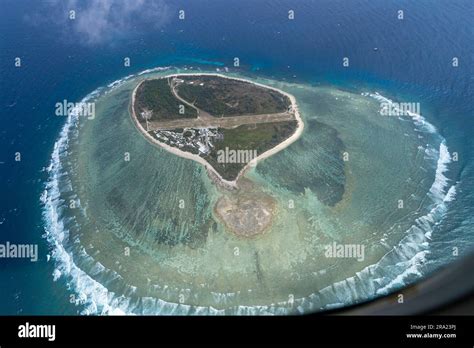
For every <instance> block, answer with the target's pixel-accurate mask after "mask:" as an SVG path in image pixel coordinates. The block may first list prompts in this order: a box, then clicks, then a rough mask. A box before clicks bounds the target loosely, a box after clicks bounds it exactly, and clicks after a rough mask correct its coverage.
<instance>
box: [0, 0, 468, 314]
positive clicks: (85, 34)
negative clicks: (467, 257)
mask: <svg viewBox="0 0 474 348" xmlns="http://www.w3.org/2000/svg"><path fill="white" fill-rule="evenodd" d="M75 3H76V2H73V1H26V0H1V1H0V88H1V92H0V109H1V127H0V145H1V146H0V182H1V184H0V243H4V242H5V241H10V242H12V243H28V244H32V243H35V244H38V245H39V261H38V262H30V261H29V260H15V259H1V260H0V298H1V301H0V314H76V313H78V312H79V309H78V308H77V307H76V306H75V305H72V304H70V302H69V296H70V293H69V292H68V290H67V284H65V283H64V281H57V282H54V281H53V276H52V273H53V271H54V264H53V262H48V260H47V254H48V245H47V243H46V240H45V239H44V238H43V234H44V227H43V220H42V216H41V213H42V212H41V205H40V199H39V197H40V195H41V193H42V191H43V190H44V182H45V180H46V179H47V173H46V172H45V171H44V168H45V167H46V166H48V164H49V161H50V157H51V152H52V150H53V146H54V143H55V141H56V139H57V137H58V133H59V131H60V129H61V127H62V125H63V124H64V122H65V119H64V118H61V117H57V116H55V114H54V110H55V108H54V105H55V103H57V102H58V101H62V100H64V99H67V100H70V101H80V100H81V99H82V98H83V97H84V96H85V95H87V94H88V93H90V92H91V91H93V90H94V89H96V88H97V87H100V86H105V85H107V84H109V83H111V82H113V81H115V80H117V79H120V78H123V77H124V76H127V75H130V74H135V73H137V72H140V71H142V70H145V69H148V68H153V67H158V66H193V67H203V68H206V69H215V68H220V69H222V68H224V67H229V68H230V69H238V70H239V71H241V72H243V73H244V74H249V75H252V74H258V75H261V76H268V77H272V78H274V79H277V80H278V79H280V80H283V79H285V80H289V81H295V82H303V83H307V84H312V85H335V86H337V87H339V88H342V89H351V90H352V89H353V90H358V91H359V90H366V91H379V92H381V93H383V94H384V95H388V96H390V97H392V98H394V99H400V100H409V101H415V102H420V103H421V104H422V105H423V108H422V113H423V116H424V117H425V118H426V119H427V120H428V121H429V122H431V123H432V124H434V125H435V126H436V127H437V129H438V131H439V133H441V134H442V135H443V136H444V137H445V138H446V141H447V144H448V147H449V150H450V152H451V153H452V152H457V153H458V154H459V161H458V162H456V163H455V164H454V165H453V166H452V169H451V170H450V171H449V172H448V173H447V174H446V175H447V176H448V177H449V178H450V179H451V180H453V181H459V182H461V183H462V185H460V186H459V189H458V193H457V197H456V201H455V202H454V203H453V205H454V206H453V207H452V208H451V209H450V211H449V212H448V216H447V217H446V218H445V219H444V220H443V222H442V223H443V224H446V226H445V229H447V230H449V231H450V233H449V236H445V235H433V241H432V244H431V248H432V253H431V255H432V256H431V257H432V259H433V260H432V262H439V263H442V262H443V260H442V257H441V256H439V257H437V253H436V252H437V249H439V250H443V249H445V248H447V247H450V248H451V247H453V246H458V247H459V249H460V253H461V254H463V253H467V252H468V251H469V249H471V248H472V246H473V245H474V218H473V217H474V192H473V185H474V165H473V160H474V142H473V141H472V139H473V134H474V106H473V100H474V2H473V1H472V0H451V1H446V0H416V1H403V0H396V1H395V0H394V1H391V0H379V1H369V0H317V1H306V0H301V1H277V0H273V1H263V0H261V1H249V0H237V1H234V0H225V1H215V0H214V1H207V0H197V1H170V2H160V1H154V2H153V1H151V2H148V1H144V4H143V5H140V6H141V7H139V5H129V7H127V6H126V5H124V4H127V3H130V4H131V3H133V1H117V2H112V1H108V0H107V1H106V0H104V1H100V0H98V1H90V0H88V1H81V2H80V3H79V4H77V5H76V7H74V8H72V7H71V6H72V5H73V4H75ZM117 3H121V4H120V5H118V4H117ZM152 3H153V4H152ZM109 5H110V7H109ZM148 5H150V7H147V6H148ZM77 6H79V7H77ZM71 9H74V10H75V11H76V16H77V18H76V19H75V20H70V19H68V16H69V11H70V10H71ZM181 9H184V10H185V20H179V18H178V13H179V10H181ZM290 9H291V10H294V12H295V20H293V21H290V20H288V11H289V10H290ZM399 10H402V11H403V15H404V18H403V19H402V20H400V19H398V18H397V16H398V14H399V12H398V11H399ZM81 16H89V17H90V18H89V20H88V21H84V20H82V19H81V20H80V18H81ZM375 48H376V49H375ZM16 57H20V58H21V67H15V58H16ZM124 57H129V58H130V61H131V66H130V67H125V66H124V64H123V59H124ZM235 57H238V58H239V60H240V67H239V68H234V67H233V62H234V58H235ZM343 57H348V58H349V59H350V66H349V67H347V68H345V67H343V65H342V59H343ZM454 57H457V58H458V62H459V64H458V66H457V67H453V65H452V60H453V58H454ZM17 152H19V153H20V154H21V161H19V162H18V161H15V153H17ZM439 255H441V254H439Z"/></svg>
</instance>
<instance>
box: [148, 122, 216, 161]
mask: <svg viewBox="0 0 474 348" xmlns="http://www.w3.org/2000/svg"><path fill="white" fill-rule="evenodd" d="M153 133H154V134H155V136H156V138H157V139H158V140H159V141H161V142H163V143H165V144H168V145H170V146H173V147H177V148H179V149H183V150H190V149H194V150H195V151H197V152H198V153H199V155H207V154H209V152H210V151H211V150H212V149H213V148H214V145H213V143H214V142H215V141H220V140H222V139H223V138H224V135H223V134H222V133H220V132H219V130H218V128H185V129H184V130H183V131H179V132H178V131H176V130H156V131H153ZM193 152H194V151H193Z"/></svg>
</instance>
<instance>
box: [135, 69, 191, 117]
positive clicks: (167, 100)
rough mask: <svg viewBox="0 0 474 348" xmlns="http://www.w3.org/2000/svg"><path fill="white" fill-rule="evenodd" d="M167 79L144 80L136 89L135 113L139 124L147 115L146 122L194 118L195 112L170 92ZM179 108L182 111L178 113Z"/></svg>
mask: <svg viewBox="0 0 474 348" xmlns="http://www.w3.org/2000/svg"><path fill="white" fill-rule="evenodd" d="M168 80H169V79H167V78H166V79H165V78H163V79H154V80H146V81H143V82H142V83H141V85H140V86H139V87H138V89H137V93H136V97H135V113H136V114H137V118H138V120H139V121H140V122H144V121H145V118H144V115H146V114H143V113H144V112H145V113H146V112H147V111H151V113H149V114H148V115H149V118H148V121H162V120H173V119H180V118H181V119H182V118H196V117H197V111H196V110H195V109H193V108H192V107H190V106H188V105H184V104H183V103H182V102H181V101H179V100H178V99H176V97H175V96H174V95H173V93H172V92H171V89H170V86H169V81H168ZM180 108H181V109H182V110H183V111H184V112H183V113H180Z"/></svg>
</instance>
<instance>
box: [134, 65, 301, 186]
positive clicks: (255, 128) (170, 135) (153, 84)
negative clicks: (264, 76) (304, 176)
mask: <svg viewBox="0 0 474 348" xmlns="http://www.w3.org/2000/svg"><path fill="white" fill-rule="evenodd" d="M131 115H132V118H133V121H134V123H135V125H136V126H137V128H138V129H139V130H140V132H141V133H142V134H143V135H145V136H146V138H147V139H148V140H150V141H151V142H152V143H154V144H156V145H158V146H160V147H162V148H164V149H166V150H167V151H169V152H172V153H173V154H176V155H178V156H181V157H184V158H188V159H192V160H194V161H196V162H199V163H201V164H203V165H204V166H205V167H206V168H207V170H208V173H209V175H210V177H211V179H213V181H214V182H215V183H216V184H218V185H219V186H224V187H227V188H232V187H236V186H237V182H238V180H239V178H240V177H241V176H242V175H243V173H245V171H246V170H247V169H248V168H250V167H252V166H255V165H256V164H257V163H258V161H259V160H261V159H263V158H266V157H269V156H271V155H273V154H275V153H277V152H278V151H281V150H282V149H284V148H285V147H287V146H288V145H290V144H291V143H293V142H294V141H295V140H296V139H297V138H298V137H299V136H300V135H301V132H302V130H303V127H304V124H303V122H302V120H301V117H300V115H299V112H298V107H297V104H296V100H295V98H294V97H293V96H292V95H290V94H288V93H286V92H283V91H281V90H279V89H276V88H273V87H270V86H266V85H263V84H259V83H255V82H252V81H249V80H245V79H241V78H236V77H229V76H225V75H221V74H204V73H202V74H174V75H168V76H164V77H160V78H153V79H145V80H143V81H141V82H140V83H139V84H138V85H137V86H136V88H135V89H134V90H133V93H132V103H131Z"/></svg>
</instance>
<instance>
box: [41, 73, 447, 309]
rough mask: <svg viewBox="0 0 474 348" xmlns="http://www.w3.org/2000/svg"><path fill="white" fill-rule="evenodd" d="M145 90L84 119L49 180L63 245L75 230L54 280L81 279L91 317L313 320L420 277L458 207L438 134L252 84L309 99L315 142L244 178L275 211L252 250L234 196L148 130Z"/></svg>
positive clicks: (116, 88) (122, 85)
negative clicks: (138, 123)
mask: <svg viewBox="0 0 474 348" xmlns="http://www.w3.org/2000/svg"><path fill="white" fill-rule="evenodd" d="M174 72H179V70H170V71H165V72H158V73H156V72H154V73H152V74H153V76H157V75H163V74H170V73H174ZM144 76H151V75H140V77H138V78H143V77H144ZM138 78H135V77H133V78H129V79H127V81H122V82H118V83H116V84H114V85H111V86H109V87H108V89H105V90H102V91H100V96H99V97H98V98H97V100H96V118H95V119H94V120H85V119H84V120H80V121H79V122H78V123H77V124H78V127H77V128H76V126H75V125H74V124H75V122H73V120H71V125H72V126H71V129H72V131H70V132H69V135H68V137H66V134H64V137H63V139H70V144H69V146H68V148H67V154H66V153H65V152H64V151H65V150H64V149H65V147H66V146H65V145H66V140H65V141H64V144H59V145H58V149H57V151H58V156H59V157H61V156H62V158H61V160H60V161H57V162H56V164H55V168H51V173H59V172H60V171H61V172H65V174H63V175H61V177H60V178H58V179H59V180H54V178H52V180H50V183H51V184H50V188H49V193H48V197H49V201H48V199H45V200H46V202H47V203H46V207H47V208H50V210H49V212H50V211H51V209H52V208H53V207H54V209H57V211H58V212H59V215H58V217H57V219H56V220H57V221H61V222H62V223H65V227H66V230H68V231H69V233H67V234H66V235H65V237H64V239H63V240H60V239H58V233H59V231H61V230H62V226H60V228H56V229H53V228H50V236H49V240H50V241H51V242H52V243H55V245H56V246H57V248H56V255H55V258H56V260H57V263H58V267H57V273H56V276H57V277H60V276H65V277H67V278H69V279H71V282H70V284H72V285H71V287H72V288H73V289H74V290H75V291H76V292H78V293H79V294H80V297H79V298H80V300H78V301H80V302H81V303H83V304H85V309H84V313H117V312H120V313H137V314H158V313H161V314H164V313H175V314H193V313H227V314H244V313H251V314H256V313H292V312H308V311H315V310H322V309H325V308H332V307H334V306H339V305H342V304H349V303H354V302H358V301H362V300H365V299H368V298H372V297H374V296H377V295H380V294H383V293H386V292H387V291H390V290H394V289H397V288H398V287H400V286H403V285H405V284H406V282H410V281H413V280H415V279H417V276H419V275H420V274H417V272H418V271H417V268H418V267H419V266H421V265H422V264H423V262H424V257H425V254H426V251H427V249H428V245H429V237H430V232H431V229H432V226H433V225H434V224H435V223H437V222H439V221H440V220H441V219H442V217H443V214H444V213H445V211H446V204H447V202H445V201H448V200H449V199H452V198H453V197H448V199H447V198H446V192H447V190H448V189H449V186H448V185H449V183H448V182H447V181H446V180H445V177H444V175H443V173H444V171H446V170H447V168H446V167H445V166H446V164H447V163H448V162H449V152H446V151H445V149H446V148H445V144H444V143H442V142H443V139H442V137H441V136H439V135H438V134H437V133H436V132H434V129H432V128H429V127H426V125H427V123H426V122H425V124H424V125H423V124H421V123H420V122H418V124H417V122H414V120H413V119H411V118H398V117H388V116H381V115H380V113H379V109H380V100H377V99H380V98H381V97H380V96H376V95H366V94H364V95H361V94H360V93H359V94H358V93H353V92H347V91H341V90H338V89H335V88H333V87H310V86H308V85H303V84H290V83H284V82H277V81H272V80H267V79H260V78H255V77H254V80H255V81H257V82H261V83H264V84H267V85H270V86H274V87H277V88H280V89H282V90H284V91H287V92H289V93H291V94H293V95H294V96H295V97H296V100H297V103H298V105H299V108H300V111H301V114H302V117H303V120H304V122H305V130H304V132H303V134H302V136H301V138H300V139H299V140H298V141H297V142H295V143H294V144H292V145H291V146H289V147H288V148H286V149H285V150H283V151H281V152H279V153H277V154H275V155H274V156H272V157H270V158H268V159H266V160H264V161H262V162H260V163H259V164H258V166H257V167H256V169H254V170H252V171H250V172H248V173H247V174H246V178H247V179H248V180H250V181H251V182H253V184H254V185H255V186H256V187H258V189H259V190H261V191H262V192H264V193H265V194H268V195H270V196H272V197H273V198H274V199H275V201H276V202H277V203H276V204H277V214H276V217H275V218H274V221H273V224H272V226H271V228H270V230H269V231H267V232H266V233H265V234H264V235H262V236H259V237H258V238H253V239H242V238H238V237H237V236H235V235H234V234H232V233H230V232H229V231H227V230H226V229H225V227H224V226H223V225H222V224H221V223H220V221H219V219H218V218H217V217H215V216H214V213H213V208H214V205H215V203H216V201H217V200H218V199H219V197H221V196H222V195H223V194H229V193H228V192H221V191H219V189H217V188H216V187H215V186H214V184H213V183H212V182H211V180H210V179H209V178H208V176H207V174H206V171H205V170H204V168H203V167H201V166H200V165H199V164H197V163H195V162H193V161H190V160H186V159H183V158H180V157H177V156H175V155H173V154H170V153H168V152H166V151H164V150H162V149H159V148H157V147H155V146H153V145H151V144H150V143H148V142H147V141H146V140H145V139H144V138H143V137H142V136H141V135H140V133H139V132H138V131H137V130H136V129H135V128H134V125H133V123H132V121H131V120H130V117H129V114H128V106H129V100H130V93H131V90H132V89H133V88H134V86H136V84H137V83H138V80H137V79H138ZM361 92H372V91H361ZM440 149H441V155H442V156H440ZM127 156H129V157H130V161H126V160H125V158H126V157H127ZM53 162H54V161H53ZM59 164H60V165H61V166H62V168H59ZM54 182H56V184H57V185H58V186H57V187H51V186H54V185H53V184H52V183H54ZM54 188H56V189H57V190H59V191H60V192H61V193H60V195H59V197H55V196H54V195H53V194H54V193H53V191H54ZM451 193H452V194H454V189H452V190H451ZM71 199H74V200H75V202H80V203H79V207H77V208H74V209H71V208H69V207H68V206H67V205H68V203H70V202H71ZM400 202H402V204H403V206H402V207H400ZM183 203H184V205H183ZM48 204H49V205H48ZM65 205H66V206H65ZM69 205H70V204H69ZM61 206H62V207H61ZM181 207H182V208H181ZM46 212H48V210H47V211H46ZM46 218H47V219H50V222H51V220H54V216H51V214H50V213H49V215H48V213H46ZM51 218H53V219H51ZM50 225H51V223H50ZM61 233H62V232H61ZM334 242H335V243H337V244H355V245H359V246H363V247H364V255H363V258H362V259H361V260H360V261H357V260H354V258H331V257H327V256H326V255H325V247H326V246H327V245H332V243H334ZM58 243H59V244H60V245H59V246H58ZM63 247H64V250H62V249H61V248H63ZM66 255H72V259H71V258H70V257H68V256H66ZM407 270H408V271H409V272H407Z"/></svg>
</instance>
